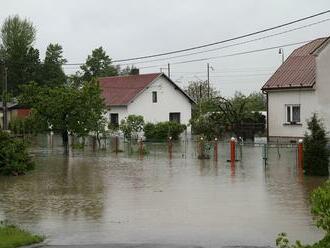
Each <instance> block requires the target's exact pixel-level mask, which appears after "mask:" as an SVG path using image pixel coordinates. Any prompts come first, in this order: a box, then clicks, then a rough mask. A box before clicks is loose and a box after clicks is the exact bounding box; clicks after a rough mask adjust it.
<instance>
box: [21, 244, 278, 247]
mask: <svg viewBox="0 0 330 248" xmlns="http://www.w3.org/2000/svg"><path fill="white" fill-rule="evenodd" d="M22 248H204V247H203V246H199V245H196V246H194V245H175V244H102V245H44V246H43V245H36V246H27V247H22ZM219 248H272V247H270V246H222V247H219Z"/></svg>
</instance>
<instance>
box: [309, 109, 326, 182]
mask: <svg viewBox="0 0 330 248" xmlns="http://www.w3.org/2000/svg"><path fill="white" fill-rule="evenodd" d="M307 126H308V130H309V133H306V134H305V138H304V170H305V174H306V175H311V176H328V175H329V155H330V154H329V149H328V148H327V143H328V141H327V138H326V130H325V128H324V127H323V123H322V122H321V120H320V119H318V117H317V114H313V116H312V118H311V119H310V120H309V121H308V122H307Z"/></svg>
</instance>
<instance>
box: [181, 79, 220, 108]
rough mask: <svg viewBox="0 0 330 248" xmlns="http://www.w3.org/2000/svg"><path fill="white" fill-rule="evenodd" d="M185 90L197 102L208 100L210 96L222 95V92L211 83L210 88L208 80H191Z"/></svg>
mask: <svg viewBox="0 0 330 248" xmlns="http://www.w3.org/2000/svg"><path fill="white" fill-rule="evenodd" d="M185 91H186V93H187V94H188V95H189V96H190V97H191V98H192V99H194V100H195V102H196V103H199V102H201V101H203V100H206V99H207V98H208V96H210V98H214V97H218V96H220V92H219V91H218V90H217V89H216V88H215V87H214V86H212V85H210V89H208V83H207V81H202V80H198V81H191V82H189V84H188V86H187V87H186V88H185ZM208 91H210V94H208Z"/></svg>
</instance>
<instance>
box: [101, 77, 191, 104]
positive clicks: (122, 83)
mask: <svg viewBox="0 0 330 248" xmlns="http://www.w3.org/2000/svg"><path fill="white" fill-rule="evenodd" d="M161 76H163V77H165V78H166V79H167V80H168V81H169V82H170V83H171V84H173V85H174V86H175V88H176V89H178V90H180V91H181V93H182V94H183V95H184V96H185V97H187V98H188V99H189V100H190V101H191V102H194V101H193V100H192V99H191V98H190V97H189V96H188V95H187V94H186V93H185V92H184V91H183V90H182V89H181V88H180V87H179V86H177V85H176V84H175V83H174V82H173V81H172V80H171V79H170V78H169V77H167V76H166V75H165V74H163V73H150V74H139V75H129V76H114V77H103V78H99V79H98V80H99V82H100V87H101V89H102V96H103V98H104V100H105V103H106V105H107V106H125V105H128V104H129V103H130V102H131V101H133V100H134V99H135V98H136V97H137V96H138V95H139V94H141V93H142V92H143V91H144V90H145V89H146V88H147V87H148V86H149V85H150V84H151V83H152V82H154V81H155V80H156V79H157V78H159V77H161Z"/></svg>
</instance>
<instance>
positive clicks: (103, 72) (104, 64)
mask: <svg viewBox="0 0 330 248" xmlns="http://www.w3.org/2000/svg"><path fill="white" fill-rule="evenodd" d="M80 68H81V70H82V71H83V76H82V80H83V81H90V80H91V79H92V78H96V77H108V76H116V75H118V69H119V68H117V67H115V66H114V65H113V64H112V60H111V58H110V57H109V56H108V55H107V54H106V52H105V51H104V50H103V48H102V47H99V48H96V49H94V50H93V51H92V54H91V55H88V57H87V60H86V63H85V64H84V65H82V66H81V67H80Z"/></svg>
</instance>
